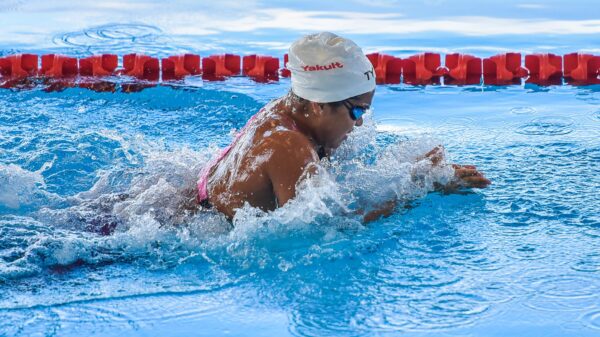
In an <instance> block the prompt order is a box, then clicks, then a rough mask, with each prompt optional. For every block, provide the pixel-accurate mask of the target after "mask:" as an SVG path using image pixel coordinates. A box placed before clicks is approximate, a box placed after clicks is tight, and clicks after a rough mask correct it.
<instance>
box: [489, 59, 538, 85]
mask: <svg viewBox="0 0 600 337" xmlns="http://www.w3.org/2000/svg"><path fill="white" fill-rule="evenodd" d="M527 73H528V72H527V69H525V68H523V67H521V54H520V53H506V54H500V55H495V56H492V57H489V58H486V59H484V60H483V83H485V84H493V85H508V84H519V83H521V78H523V77H526V76H527Z"/></svg>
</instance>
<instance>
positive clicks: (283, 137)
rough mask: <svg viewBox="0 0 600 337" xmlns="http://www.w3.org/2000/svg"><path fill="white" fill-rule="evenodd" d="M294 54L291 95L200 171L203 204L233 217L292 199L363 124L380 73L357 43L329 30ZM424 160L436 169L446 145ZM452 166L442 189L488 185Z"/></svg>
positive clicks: (381, 212)
mask: <svg viewBox="0 0 600 337" xmlns="http://www.w3.org/2000/svg"><path fill="white" fill-rule="evenodd" d="M288 55H289V62H288V64H287V68H288V69H289V70H290V71H291V73H292V76H291V83H292V85H291V90H290V91H289V92H288V93H287V94H286V95H284V96H283V97H280V98H278V99H275V100H274V101H272V102H270V103H269V104H267V105H266V106H265V107H264V108H262V109H261V110H260V111H259V112H258V113H257V114H256V115H254V116H253V117H252V118H251V119H250V120H249V121H248V123H247V124H246V126H245V127H244V128H243V129H242V130H241V131H240V132H239V134H238V135H237V136H236V138H235V139H234V140H233V142H232V143H231V145H229V146H228V147H227V148H225V149H224V150H223V151H222V152H221V153H220V155H219V156H218V157H217V158H216V159H215V160H213V161H212V162H211V163H209V164H208V165H206V166H205V168H204V169H203V170H202V172H201V173H200V177H199V180H198V184H197V188H198V189H197V191H196V192H197V202H198V203H199V204H200V205H202V206H203V207H212V208H214V209H216V210H217V211H219V212H221V213H223V214H225V215H226V216H227V218H229V219H232V218H233V217H234V215H235V213H236V210H237V209H239V208H241V207H242V206H243V205H244V204H245V203H248V204H250V205H251V206H253V207H258V208H259V209H261V210H263V211H271V210H274V209H275V208H277V207H281V206H283V205H285V204H286V203H287V202H288V201H289V200H290V199H292V198H294V197H295V195H296V188H297V186H298V183H299V182H300V181H301V180H303V179H306V178H307V177H309V176H311V175H314V174H318V169H317V165H316V164H317V163H318V161H319V160H320V159H321V158H323V157H328V156H330V155H331V154H332V152H333V151H334V150H335V149H336V148H338V147H339V146H340V145H341V144H342V142H343V141H344V140H345V139H346V138H347V136H348V134H349V133H350V132H351V131H352V129H353V128H354V127H359V126H361V125H362V124H363V118H362V116H363V114H365V112H366V111H367V110H368V109H369V108H370V107H371V104H372V101H373V95H374V93H375V71H374V69H373V66H372V65H371V63H370V62H369V60H368V59H367V57H366V56H365V55H364V53H363V52H362V50H361V48H360V47H358V46H357V45H356V44H355V43H354V42H352V41H350V40H348V39H345V38H343V37H340V36H337V35H335V34H332V33H328V32H323V33H318V34H311V35H307V36H304V37H302V38H300V39H299V40H297V41H296V42H294V43H293V44H292V45H291V47H290V49H289V53H288ZM424 156H425V157H428V158H430V159H431V161H432V163H433V165H436V164H437V163H439V162H440V161H441V160H442V159H443V158H442V156H443V153H442V151H441V148H440V147H436V148H434V149H433V150H431V151H430V152H428V153H426V154H424ZM453 167H454V169H455V177H456V179H455V181H454V182H452V183H451V184H449V185H446V186H438V188H439V189H440V190H445V191H451V190H455V189H457V188H461V187H466V188H483V187H486V186H487V185H489V184H490V181H489V180H488V179H486V178H485V177H484V176H483V174H482V173H481V172H479V171H478V170H477V169H476V168H475V167H474V166H471V165H465V166H461V165H454V166H453ZM398 202H399V201H398V200H395V199H394V200H389V201H388V202H385V203H383V204H381V205H380V206H379V207H378V208H377V209H375V210H372V211H369V212H364V211H361V210H358V211H356V213H357V214H360V215H361V216H362V219H363V221H364V222H369V221H373V220H376V219H378V218H380V217H382V216H388V215H390V214H391V213H392V212H393V211H394V209H395V207H396V205H397V204H398Z"/></svg>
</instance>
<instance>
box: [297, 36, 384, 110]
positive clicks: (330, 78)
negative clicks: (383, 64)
mask: <svg viewBox="0 0 600 337" xmlns="http://www.w3.org/2000/svg"><path fill="white" fill-rule="evenodd" d="M286 67H287V68H288V69H289V70H290V71H291V72H292V91H293V92H294V94H296V95H298V96H300V97H302V98H304V99H307V100H309V101H312V102H317V103H330V102H338V101H343V100H345V99H348V98H350V97H354V96H358V95H361V94H364V93H367V92H369V91H372V90H373V89H375V70H374V69H373V65H372V64H371V62H370V61H369V59H367V57H366V56H365V54H364V53H363V51H362V49H360V47H359V46H357V45H356V43H354V42H352V41H350V40H348V39H345V38H343V37H340V36H337V35H335V34H333V33H329V32H322V33H317V34H311V35H307V36H304V37H302V38H300V39H299V40H297V41H296V42H294V43H292V45H291V46H290V51H289V53H288V63H287V64H286Z"/></svg>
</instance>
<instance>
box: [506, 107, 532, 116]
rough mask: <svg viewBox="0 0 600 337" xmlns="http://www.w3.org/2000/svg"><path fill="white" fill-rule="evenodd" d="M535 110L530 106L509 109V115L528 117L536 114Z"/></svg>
mask: <svg viewBox="0 0 600 337" xmlns="http://www.w3.org/2000/svg"><path fill="white" fill-rule="evenodd" d="M536 112H537V110H536V109H535V108H533V107H530V106H519V107H514V108H512V109H510V113H512V114H515V115H530V114H534V113H536Z"/></svg>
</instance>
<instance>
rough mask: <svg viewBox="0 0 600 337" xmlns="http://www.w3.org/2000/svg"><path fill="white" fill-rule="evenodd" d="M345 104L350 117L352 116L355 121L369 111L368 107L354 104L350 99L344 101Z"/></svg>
mask: <svg viewBox="0 0 600 337" xmlns="http://www.w3.org/2000/svg"><path fill="white" fill-rule="evenodd" d="M343 104H344V106H345V107H346V108H348V112H349V113H350V118H352V120H353V121H356V120H358V119H359V118H361V117H362V116H363V115H364V114H365V113H367V110H368V108H365V107H364V106H360V105H353V104H352V103H350V102H349V101H348V100H345V101H343Z"/></svg>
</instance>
